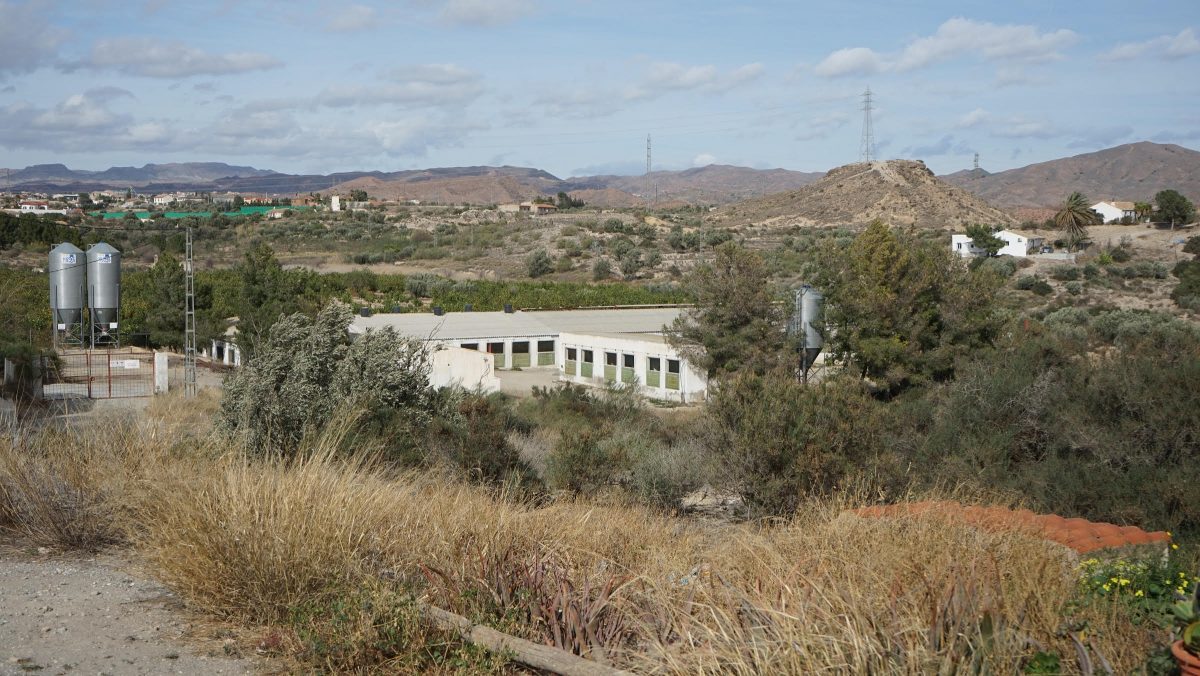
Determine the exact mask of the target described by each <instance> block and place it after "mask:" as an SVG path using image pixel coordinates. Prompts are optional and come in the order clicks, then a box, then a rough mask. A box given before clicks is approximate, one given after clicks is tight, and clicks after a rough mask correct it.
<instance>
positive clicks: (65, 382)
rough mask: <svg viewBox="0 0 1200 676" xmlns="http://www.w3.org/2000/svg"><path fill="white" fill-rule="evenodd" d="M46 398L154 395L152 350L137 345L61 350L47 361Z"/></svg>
mask: <svg viewBox="0 0 1200 676" xmlns="http://www.w3.org/2000/svg"><path fill="white" fill-rule="evenodd" d="M43 373H44V374H45V380H44V383H43V387H42V389H43V396H45V397H46V398H47V399H65V398H80V397H86V398H88V399H121V398H125V397H149V396H151V395H153V394H154V353H153V352H150V351H149V350H141V349H138V348H118V349H112V350H64V351H62V352H60V353H59V354H58V356H57V357H56V358H50V359H48V360H47V361H46V364H45V367H44V369H43Z"/></svg>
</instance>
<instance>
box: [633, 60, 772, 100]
mask: <svg viewBox="0 0 1200 676" xmlns="http://www.w3.org/2000/svg"><path fill="white" fill-rule="evenodd" d="M765 70H766V68H765V67H764V66H763V65H762V64H761V63H748V64H745V65H743V66H739V67H737V68H734V69H733V70H731V71H728V72H726V73H722V72H721V71H720V70H719V69H718V68H717V67H716V66H714V65H711V64H708V65H703V66H686V65H684V64H681V63H675V62H673V61H659V62H656V63H652V64H650V67H649V68H648V69H647V70H646V74H645V76H644V77H643V78H642V80H641V81H640V82H639V83H638V84H637V85H635V86H633V87H631V88H629V89H627V90H626V91H625V94H624V97H625V98H626V99H627V100H631V101H632V100H640V99H653V98H657V97H659V96H661V95H663V94H664V93H666V92H673V91H688V90H695V91H701V92H707V93H714V94H720V93H724V92H727V91H729V90H731V89H736V88H737V87H741V86H743V85H746V84H749V83H751V82H753V81H754V80H757V79H758V78H759V77H761V76H762V74H763V72H764V71H765Z"/></svg>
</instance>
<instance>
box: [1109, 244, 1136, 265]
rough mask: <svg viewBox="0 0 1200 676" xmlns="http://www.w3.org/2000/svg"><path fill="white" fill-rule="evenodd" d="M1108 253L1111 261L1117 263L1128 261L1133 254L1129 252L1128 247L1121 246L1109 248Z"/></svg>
mask: <svg viewBox="0 0 1200 676" xmlns="http://www.w3.org/2000/svg"><path fill="white" fill-rule="evenodd" d="M1109 254H1110V255H1111V256H1112V259H1113V261H1114V262H1117V263H1128V262H1129V260H1130V259H1131V258H1133V254H1132V253H1130V251H1129V249H1128V248H1126V247H1123V246H1120V247H1117V248H1115V249H1113V250H1111V251H1110V252H1109Z"/></svg>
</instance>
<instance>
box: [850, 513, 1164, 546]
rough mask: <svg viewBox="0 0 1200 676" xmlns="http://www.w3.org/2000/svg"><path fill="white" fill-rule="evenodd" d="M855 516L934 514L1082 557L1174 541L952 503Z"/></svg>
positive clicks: (1100, 525) (1119, 528)
mask: <svg viewBox="0 0 1200 676" xmlns="http://www.w3.org/2000/svg"><path fill="white" fill-rule="evenodd" d="M854 513H855V514H857V515H858V516H863V517H871V518H887V517H902V516H916V515H925V514H934V515H939V516H945V517H948V518H952V519H957V520H961V521H962V522H964V523H967V524H970V525H972V526H977V527H979V528H982V529H984V530H992V531H995V530H1029V531H1033V532H1036V533H1038V534H1040V535H1041V536H1042V537H1044V538H1046V539H1047V540H1050V541H1051V542H1057V543H1059V544H1061V545H1065V546H1067V547H1070V548H1071V549H1074V550H1075V551H1077V552H1079V553H1080V554H1085V553H1087V552H1092V551H1096V550H1098V549H1112V548H1119V547H1129V546H1134V545H1148V544H1154V543H1161V544H1164V545H1165V544H1167V543H1168V542H1170V541H1171V537H1170V536H1169V535H1167V533H1166V532H1164V531H1155V532H1152V533H1148V532H1146V531H1144V530H1142V529H1141V528H1138V527H1136V526H1118V525H1116V524H1111V523H1104V522H1095V521H1088V520H1087V519H1080V518H1078V517H1073V518H1064V517H1062V516H1059V515H1057V514H1036V513H1034V512H1032V511H1030V510H1028V509H1015V510H1014V509H1008V508H1005V507H982V506H979V505H968V506H964V505H962V504H960V503H958V502H954V501H949V500H946V501H921V502H907V503H898V504H893V505H873V506H870V507H863V508H861V509H856V510H854Z"/></svg>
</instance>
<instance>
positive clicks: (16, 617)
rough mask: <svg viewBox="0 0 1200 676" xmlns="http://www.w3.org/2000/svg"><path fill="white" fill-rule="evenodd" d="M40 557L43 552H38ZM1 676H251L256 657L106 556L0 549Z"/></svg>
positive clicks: (125, 565)
mask: <svg viewBox="0 0 1200 676" xmlns="http://www.w3.org/2000/svg"><path fill="white" fill-rule="evenodd" d="M42 551H43V552H44V551H45V550H42ZM0 599H2V602H0V675H2V676H9V675H16V674H32V673H37V674H67V673H81V674H113V675H117V674H249V673H254V672H256V671H259V670H261V667H262V666H263V665H262V664H260V663H257V661H256V660H251V659H246V658H240V657H236V656H229V655H226V652H232V653H234V654H235V655H236V654H238V653H239V652H240V649H238V648H237V647H236V644H235V642H234V639H232V638H219V637H215V636H213V635H212V633H211V632H210V633H209V637H208V638H207V639H206V640H200V638H199V637H198V635H197V634H198V629H197V625H196V621H195V620H194V618H192V617H191V616H190V615H189V614H188V613H187V612H186V611H185V610H184V609H183V606H182V604H181V603H180V601H179V599H178V598H177V597H176V596H175V595H174V594H172V593H171V592H170V591H169V590H167V589H166V588H165V587H163V586H162V585H160V584H158V583H157V582H154V581H151V580H149V579H148V578H147V577H146V576H145V575H143V574H140V573H139V572H137V571H136V569H135V567H134V566H133V564H131V563H130V562H129V561H128V560H125V559H123V558H121V557H120V556H118V555H113V554H101V555H98V556H93V557H87V556H78V557H76V556H71V557H58V556H47V555H46V554H31V553H30V552H27V551H23V550H21V549H18V548H16V547H12V546H8V547H3V548H0Z"/></svg>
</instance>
